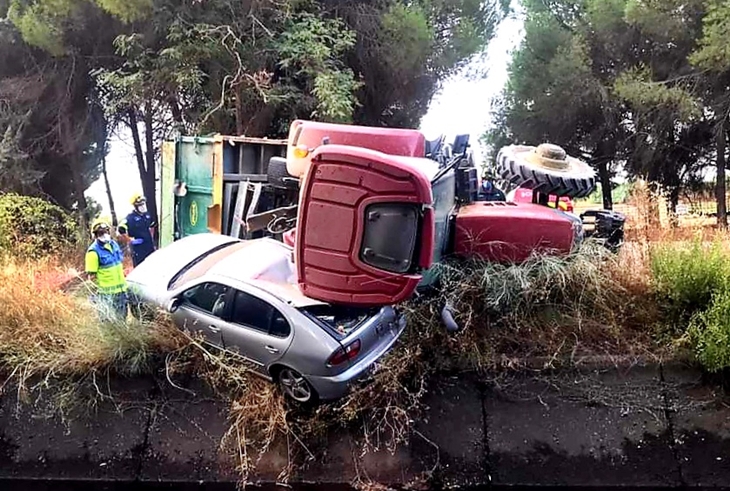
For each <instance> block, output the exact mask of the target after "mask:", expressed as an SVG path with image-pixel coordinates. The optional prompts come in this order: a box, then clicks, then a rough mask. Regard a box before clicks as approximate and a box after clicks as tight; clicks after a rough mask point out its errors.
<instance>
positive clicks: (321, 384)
mask: <svg viewBox="0 0 730 491" xmlns="http://www.w3.org/2000/svg"><path fill="white" fill-rule="evenodd" d="M396 326H397V327H396V329H397V331H396V333H395V336H393V338H392V339H391V340H390V341H389V342H388V343H387V344H385V345H383V347H381V349H379V350H377V351H373V352H372V353H369V354H368V356H366V357H365V358H363V359H361V360H359V361H358V362H357V363H356V364H354V365H353V366H351V367H350V368H348V369H347V370H345V371H344V372H342V373H340V374H339V375H335V376H332V377H317V376H307V377H306V378H307V380H308V381H309V383H310V384H312V387H314V389H315V390H316V391H317V393H318V394H319V397H320V399H322V400H325V401H327V400H334V399H339V398H341V397H343V396H345V395H346V394H347V393H348V392H349V391H350V387H351V386H352V385H353V384H354V383H355V382H358V381H359V380H361V379H364V378H365V377H367V376H368V375H370V373H371V372H372V370H373V369H374V368H375V367H376V363H377V361H378V360H379V359H380V358H382V357H383V356H384V355H385V354H387V353H388V351H390V350H391V348H392V347H393V345H394V344H395V342H396V341H397V340H398V338H400V336H401V334H403V331H404V330H405V328H406V318H405V316H403V315H402V314H401V315H399V316H398V322H397V323H396Z"/></svg>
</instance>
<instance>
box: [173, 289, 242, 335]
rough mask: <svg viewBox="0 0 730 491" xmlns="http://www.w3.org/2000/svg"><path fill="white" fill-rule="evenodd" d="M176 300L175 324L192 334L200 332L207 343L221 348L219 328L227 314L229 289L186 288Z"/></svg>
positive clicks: (229, 296)
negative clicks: (177, 301)
mask: <svg viewBox="0 0 730 491" xmlns="http://www.w3.org/2000/svg"><path fill="white" fill-rule="evenodd" d="M179 298H180V305H179V307H178V308H177V309H176V310H175V311H174V312H173V313H172V319H173V321H174V322H175V324H176V325H178V326H179V327H181V328H183V329H187V330H188V331H190V332H192V333H196V332H201V333H202V334H203V336H204V338H205V340H206V341H207V342H208V343H210V344H212V345H213V346H216V347H218V348H222V347H223V340H222V336H221V325H222V324H223V323H224V321H223V319H224V317H225V316H226V315H227V312H228V311H229V310H230V303H231V301H230V298H231V288H230V287H228V286H226V285H223V284H220V283H215V282H204V283H200V284H198V285H195V286H193V287H191V288H188V289H187V290H185V291H184V292H183V293H182V294H181V295H180V297H179Z"/></svg>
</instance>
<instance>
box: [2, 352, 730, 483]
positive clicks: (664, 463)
mask: <svg viewBox="0 0 730 491" xmlns="http://www.w3.org/2000/svg"><path fill="white" fill-rule="evenodd" d="M186 388H187V389H188V390H192V391H193V392H195V395H192V394H191V393H189V392H186V391H182V390H178V389H176V388H173V387H172V386H170V385H169V384H166V383H164V382H161V381H157V380H154V379H152V378H144V379H133V380H129V379H115V380H113V381H112V382H111V387H110V389H111V391H112V393H114V394H115V397H114V400H113V401H111V400H110V401H106V402H103V403H102V404H101V405H100V406H99V407H98V408H96V410H95V411H92V412H90V413H89V414H87V415H75V418H73V419H72V420H71V421H70V422H68V423H64V422H62V421H60V420H59V419H58V418H51V419H44V418H37V417H35V415H37V414H39V413H42V412H43V409H44V407H43V402H42V400H41V401H39V402H37V403H36V404H35V405H34V406H33V407H27V406H24V405H22V404H21V405H18V404H17V400H16V398H15V395H14V394H13V393H8V392H6V393H5V394H4V395H3V397H2V399H1V400H0V489H3V490H6V489H22V490H34V489H49V488H47V487H44V486H49V485H51V484H53V485H54V486H56V487H54V489H65V488H62V487H58V486H64V485H66V486H72V487H69V488H67V489H76V490H78V489H85V488H84V486H91V487H89V488H88V489H102V487H99V486H101V484H102V483H104V484H103V485H104V486H105V487H104V488H103V489H135V490H139V489H145V486H147V488H150V486H152V485H158V486H159V485H161V484H163V483H164V484H165V485H168V486H174V489H200V488H199V486H200V485H201V484H204V485H205V489H219V488H220V489H230V488H231V486H233V485H234V484H235V483H236V482H237V481H238V473H237V472H236V470H235V462H234V460H233V459H232V457H231V455H230V453H229V452H228V451H226V450H222V449H221V448H220V442H221V438H222V436H223V434H224V433H225V431H226V430H227V428H228V421H227V409H228V408H227V405H226V404H225V403H222V402H220V401H218V400H216V399H215V398H213V397H212V396H210V394H208V393H207V392H206V390H205V388H204V387H200V386H196V385H195V384H194V383H191V384H188V386H186ZM426 404H427V406H428V409H427V411H426V412H425V413H424V414H423V417H422V418H421V419H420V420H419V421H418V422H417V423H416V431H415V432H414V435H413V437H412V438H411V441H410V443H409V445H407V446H402V447H400V448H399V449H398V450H397V451H396V452H395V453H394V454H390V453H389V452H387V451H385V450H381V451H378V452H374V453H368V454H365V455H364V456H363V455H361V448H360V444H359V442H358V439H357V437H356V436H355V435H354V434H352V433H348V432H343V431H333V432H331V434H329V435H326V438H325V441H323V442H321V443H320V444H318V445H315V446H312V447H311V448H309V449H308V452H303V451H301V447H299V446H297V445H295V446H294V447H296V448H298V449H299V450H297V451H294V452H292V448H294V447H292V446H290V447H288V448H287V446H286V445H281V446H277V447H276V448H272V449H270V450H269V451H268V452H267V453H266V454H264V456H263V457H262V459H261V461H260V462H259V463H258V465H257V468H256V472H255V473H254V474H253V475H252V476H251V479H250V481H251V482H252V484H255V485H259V486H262V487H272V486H274V487H275V485H276V483H277V481H278V480H279V479H280V476H279V474H280V472H281V470H282V469H283V468H285V467H286V465H287V463H288V462H290V461H291V460H292V459H294V461H295V462H296V463H297V464H298V466H297V468H296V470H295V472H294V473H293V474H292V475H291V476H290V478H289V481H288V482H289V485H290V486H292V487H295V488H310V487H313V486H316V487H317V489H325V488H328V487H331V488H332V489H350V488H351V487H352V486H353V485H357V486H358V487H363V486H365V485H367V484H373V483H378V484H383V485H387V486H392V487H399V488H400V487H403V486H406V485H408V484H409V483H410V484H411V485H412V486H414V485H420V488H419V487H418V486H416V489H426V488H444V487H450V488H459V489H466V488H479V487H482V486H492V487H510V488H513V487H514V486H541V487H547V488H549V487H566V486H567V487H602V488H605V487H660V488H668V487H714V486H730V409H729V406H727V405H725V404H723V403H722V401H721V399H720V396H719V395H718V394H717V393H715V392H714V391H713V389H712V387H710V386H706V385H704V384H703V383H702V380H701V374H699V373H698V372H696V371H694V370H692V369H689V368H685V367H682V366H679V365H675V366H634V367H632V368H591V367H583V368H581V369H564V370H560V371H554V372H540V373H536V372H529V371H522V372H504V373H501V374H493V375H490V376H482V377H479V376H476V375H470V376H466V375H461V376H455V377H445V376H444V377H441V378H439V379H438V380H435V381H434V383H433V385H432V388H431V390H430V391H429V394H428V396H427V400H426ZM310 453H311V455H308V454H310ZM312 457H313V458H312ZM54 483H55V484H54ZM94 486H96V487H94ZM115 486H116V487H115ZM125 486H127V487H125ZM130 486H131V487H130ZM150 489H151V488H150ZM166 489H167V488H166ZM170 489H172V488H170Z"/></svg>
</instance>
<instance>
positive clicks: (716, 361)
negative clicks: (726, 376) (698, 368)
mask: <svg viewBox="0 0 730 491" xmlns="http://www.w3.org/2000/svg"><path fill="white" fill-rule="evenodd" d="M689 339H690V341H691V344H692V346H693V347H694V351H695V355H696V356H697V360H698V361H699V362H700V363H701V364H702V366H703V367H705V369H707V370H709V371H711V372H715V371H719V370H722V369H725V368H730V289H723V290H721V291H720V292H718V293H717V294H716V295H715V296H713V298H712V302H711V303H710V306H709V308H708V309H707V310H705V311H703V312H700V313H698V314H697V315H696V316H695V317H694V318H693V319H692V323H691V324H690V328H689Z"/></svg>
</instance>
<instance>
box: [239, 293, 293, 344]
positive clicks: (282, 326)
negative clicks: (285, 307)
mask: <svg viewBox="0 0 730 491" xmlns="http://www.w3.org/2000/svg"><path fill="white" fill-rule="evenodd" d="M231 322H233V323H235V324H240V325H243V326H246V327H250V328H252V329H256V330H257V331H260V332H264V333H267V334H271V335H272V336H277V337H287V336H288V335H289V332H290V331H291V328H290V327H289V322H288V321H287V320H286V318H284V316H283V315H282V314H281V312H279V311H278V310H277V309H276V308H274V307H273V306H272V305H271V304H269V303H268V302H266V301H264V300H261V299H260V298H256V297H254V296H253V295H249V294H248V293H245V292H242V291H236V297H235V300H234V302H233V313H232V314H231Z"/></svg>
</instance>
